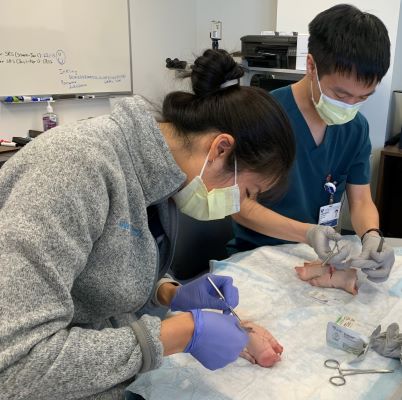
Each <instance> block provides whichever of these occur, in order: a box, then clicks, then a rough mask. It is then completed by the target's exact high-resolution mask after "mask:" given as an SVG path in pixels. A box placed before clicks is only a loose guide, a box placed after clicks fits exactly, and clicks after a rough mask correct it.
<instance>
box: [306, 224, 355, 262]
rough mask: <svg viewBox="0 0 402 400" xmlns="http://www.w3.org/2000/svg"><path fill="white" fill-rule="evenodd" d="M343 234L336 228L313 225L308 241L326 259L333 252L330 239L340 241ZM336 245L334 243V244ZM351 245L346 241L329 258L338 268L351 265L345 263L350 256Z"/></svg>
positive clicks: (322, 258) (308, 232)
mask: <svg viewBox="0 0 402 400" xmlns="http://www.w3.org/2000/svg"><path fill="white" fill-rule="evenodd" d="M341 238H342V236H341V235H340V234H339V233H337V232H336V231H335V229H334V228H332V227H330V226H324V225H313V226H312V227H311V228H310V229H309V230H308V231H307V243H308V244H309V245H310V246H311V247H312V248H313V249H314V251H315V252H316V253H317V254H318V257H320V259H321V260H323V261H324V260H326V259H327V257H328V255H329V253H330V252H331V246H330V241H331V240H332V241H335V242H338V241H339V240H341ZM333 246H334V245H333ZM350 252H351V247H350V245H349V243H345V244H344V245H343V246H342V247H339V252H338V250H336V249H335V251H334V253H335V255H334V256H333V257H331V258H330V259H329V260H328V262H327V263H328V264H331V265H332V266H334V267H335V268H336V269H345V268H348V267H350V264H349V263H347V262H346V263H345V260H346V258H348V257H349V255H350Z"/></svg>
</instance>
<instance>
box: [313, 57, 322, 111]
mask: <svg viewBox="0 0 402 400" xmlns="http://www.w3.org/2000/svg"><path fill="white" fill-rule="evenodd" d="M314 67H315V75H316V77H317V83H318V89H320V98H321V96H322V89H321V84H320V79H319V78H318V69H317V64H316V63H314ZM310 91H311V100H313V104H315V105H317V104H318V103H317V102H316V101H315V100H314V95H313V80H311V81H310Z"/></svg>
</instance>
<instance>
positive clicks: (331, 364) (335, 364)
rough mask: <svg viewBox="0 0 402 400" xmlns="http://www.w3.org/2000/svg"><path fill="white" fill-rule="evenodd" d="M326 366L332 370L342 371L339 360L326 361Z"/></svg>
mask: <svg viewBox="0 0 402 400" xmlns="http://www.w3.org/2000/svg"><path fill="white" fill-rule="evenodd" d="M324 366H325V367H327V368H331V369H338V370H339V369H340V367H341V365H340V364H339V361H338V360H334V359H332V358H330V359H328V360H325V362H324Z"/></svg>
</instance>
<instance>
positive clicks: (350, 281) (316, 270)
mask: <svg viewBox="0 0 402 400" xmlns="http://www.w3.org/2000/svg"><path fill="white" fill-rule="evenodd" d="M295 269H296V272H297V275H298V276H299V278H300V279H301V280H303V281H308V282H309V283H310V284H311V285H312V286H319V287H328V288H336V289H343V290H345V291H346V292H348V293H351V294H353V295H356V294H357V272H356V270H355V269H352V268H348V269H345V270H336V269H334V268H333V267H331V266H327V265H325V266H323V267H322V266H321V262H320V261H315V262H312V263H304V266H303V267H295Z"/></svg>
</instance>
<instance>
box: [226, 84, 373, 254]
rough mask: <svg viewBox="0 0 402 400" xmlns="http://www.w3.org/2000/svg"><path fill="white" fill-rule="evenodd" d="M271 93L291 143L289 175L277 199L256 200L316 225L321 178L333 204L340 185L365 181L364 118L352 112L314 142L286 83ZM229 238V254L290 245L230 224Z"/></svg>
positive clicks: (323, 199)
mask: <svg viewBox="0 0 402 400" xmlns="http://www.w3.org/2000/svg"><path fill="white" fill-rule="evenodd" d="M271 94H272V95H273V96H274V97H275V99H276V100H277V101H278V102H279V103H280V104H281V105H282V107H283V108H284V109H285V111H286V113H287V115H288V117H289V119H290V122H291V125H292V128H293V134H294V137H295V141H296V159H295V162H294V164H293V167H292V169H291V171H290V174H289V181H288V188H287V191H286V194H285V195H284V196H283V197H282V198H281V199H280V200H279V201H277V202H275V203H270V202H269V201H264V200H262V201H260V203H261V204H262V205H264V206H265V207H268V208H270V209H271V210H273V211H275V212H277V213H279V214H281V215H283V216H286V217H288V218H291V219H295V220H297V221H301V222H307V223H311V224H318V214H319V210H320V207H322V206H325V205H327V204H328V203H329V193H328V192H326V191H325V189H324V184H325V183H326V178H327V176H328V175H331V177H332V181H335V182H336V187H337V189H336V193H335V195H334V203H336V202H339V201H340V200H341V197H342V195H343V193H344V191H345V187H346V183H350V184H355V185H365V184H368V183H369V182H370V163H369V160H370V153H371V143H370V137H369V128H368V123H367V120H366V118H365V117H364V116H363V115H362V114H360V113H358V114H357V115H356V117H355V118H354V119H353V120H352V121H350V122H348V123H347V124H343V125H331V126H328V127H327V128H326V131H325V135H324V139H323V141H322V143H321V144H320V145H319V146H317V145H316V143H315V141H314V138H313V136H312V134H311V132H310V129H309V127H308V125H307V123H306V121H305V119H304V117H303V115H302V114H301V112H300V110H299V108H298V107H297V104H296V102H295V99H294V97H293V92H292V89H291V87H290V86H286V87H283V88H280V89H277V90H275V91H273V92H271ZM234 233H235V238H234V239H233V240H232V241H231V242H230V243H229V244H228V250H229V251H230V252H235V251H244V250H250V249H253V248H255V247H259V246H265V245H277V244H283V243H291V242H287V241H284V240H281V239H276V238H273V237H269V236H265V235H262V234H260V233H257V232H254V231H252V230H250V229H247V228H245V227H243V226H242V225H239V224H237V223H235V222H234Z"/></svg>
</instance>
